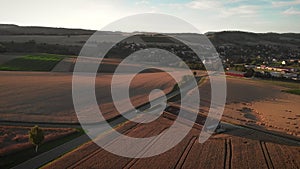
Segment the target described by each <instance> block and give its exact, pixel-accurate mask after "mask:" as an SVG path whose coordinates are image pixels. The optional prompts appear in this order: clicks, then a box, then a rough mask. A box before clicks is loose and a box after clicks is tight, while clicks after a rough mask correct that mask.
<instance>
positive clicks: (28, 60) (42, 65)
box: [0, 54, 67, 71]
mask: <svg viewBox="0 0 300 169" xmlns="http://www.w3.org/2000/svg"><path fill="white" fill-rule="evenodd" d="M65 57H67V56H63V55H54V54H38V55H27V56H24V57H21V58H16V59H13V60H11V61H8V62H6V63H4V64H2V65H0V70H6V71H51V70H52V69H53V68H54V66H55V65H56V64H57V63H58V62H60V61H61V60H62V59H64V58H65Z"/></svg>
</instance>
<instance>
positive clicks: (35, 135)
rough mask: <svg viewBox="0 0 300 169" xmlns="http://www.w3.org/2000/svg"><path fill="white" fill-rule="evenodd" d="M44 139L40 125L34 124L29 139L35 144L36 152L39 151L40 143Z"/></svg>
mask: <svg viewBox="0 0 300 169" xmlns="http://www.w3.org/2000/svg"><path fill="white" fill-rule="evenodd" d="M43 140H44V132H43V130H42V129H41V128H39V126H34V127H32V128H31V129H30V131H29V141H30V142H31V143H32V144H33V145H35V152H37V151H38V148H39V145H41V143H42V142H43Z"/></svg>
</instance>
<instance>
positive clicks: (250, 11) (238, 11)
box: [221, 5, 260, 17]
mask: <svg viewBox="0 0 300 169" xmlns="http://www.w3.org/2000/svg"><path fill="white" fill-rule="evenodd" d="M259 9H260V8H259V7H258V6H254V5H242V6H238V7H233V8H228V9H224V10H221V13H222V15H223V16H224V17H226V16H232V15H242V16H253V15H256V14H257V13H258V10H259Z"/></svg>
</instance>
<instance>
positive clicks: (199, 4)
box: [186, 0, 223, 9]
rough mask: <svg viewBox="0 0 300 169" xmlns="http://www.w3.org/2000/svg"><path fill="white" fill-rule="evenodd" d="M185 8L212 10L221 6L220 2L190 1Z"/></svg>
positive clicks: (207, 0)
mask: <svg viewBox="0 0 300 169" xmlns="http://www.w3.org/2000/svg"><path fill="white" fill-rule="evenodd" d="M186 6H187V7H189V8H193V9H213V8H220V7H222V6H223V4H222V3H221V2H220V1H210V0H198V1H191V2H189V3H187V4H186Z"/></svg>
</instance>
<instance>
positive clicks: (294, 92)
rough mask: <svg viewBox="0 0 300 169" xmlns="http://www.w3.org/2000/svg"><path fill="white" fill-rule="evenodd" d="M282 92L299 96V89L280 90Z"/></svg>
mask: <svg viewBox="0 0 300 169" xmlns="http://www.w3.org/2000/svg"><path fill="white" fill-rule="evenodd" d="M282 92H286V93H290V94H296V95H300V89H289V90H282Z"/></svg>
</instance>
